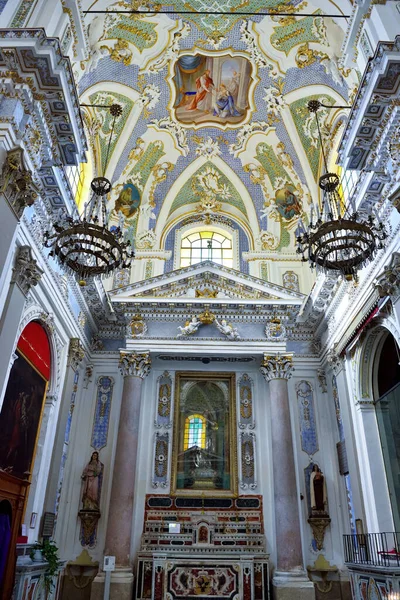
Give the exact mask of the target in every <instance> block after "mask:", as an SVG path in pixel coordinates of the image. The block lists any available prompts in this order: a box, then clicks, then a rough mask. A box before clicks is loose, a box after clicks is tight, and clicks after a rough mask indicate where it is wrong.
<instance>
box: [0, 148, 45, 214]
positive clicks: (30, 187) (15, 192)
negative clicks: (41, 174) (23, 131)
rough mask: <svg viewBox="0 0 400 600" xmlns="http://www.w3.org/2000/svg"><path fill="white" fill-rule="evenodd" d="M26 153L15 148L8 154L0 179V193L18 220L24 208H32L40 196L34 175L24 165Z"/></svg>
mask: <svg viewBox="0 0 400 600" xmlns="http://www.w3.org/2000/svg"><path fill="white" fill-rule="evenodd" d="M23 156H24V151H23V150H22V148H14V150H10V151H9V152H8V153H7V157H6V160H5V162H4V166H3V170H2V173H1V177H0V192H1V193H2V194H4V196H5V198H6V200H7V202H8V203H9V205H10V206H11V208H12V209H13V211H14V212H15V214H16V216H17V218H18V219H20V218H21V217H22V213H23V212H24V208H25V207H26V206H32V204H33V203H34V201H35V200H36V198H37V197H38V195H39V188H38V187H37V185H36V184H35V183H34V181H33V179H32V173H31V171H29V169H27V168H26V167H25V165H24V160H23Z"/></svg>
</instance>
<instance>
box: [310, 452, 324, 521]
mask: <svg viewBox="0 0 400 600" xmlns="http://www.w3.org/2000/svg"><path fill="white" fill-rule="evenodd" d="M310 498H311V513H312V515H313V516H314V515H316V516H317V515H323V514H324V515H327V514H328V511H327V508H328V500H327V495H326V483H325V477H324V475H323V473H322V471H321V469H320V468H319V466H318V465H317V464H314V466H313V470H312V472H311V475H310Z"/></svg>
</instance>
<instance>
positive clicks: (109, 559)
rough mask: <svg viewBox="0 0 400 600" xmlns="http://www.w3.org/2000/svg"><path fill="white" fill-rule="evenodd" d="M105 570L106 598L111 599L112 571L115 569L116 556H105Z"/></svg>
mask: <svg viewBox="0 0 400 600" xmlns="http://www.w3.org/2000/svg"><path fill="white" fill-rule="evenodd" d="M103 571H105V572H106V578H105V581H104V600H109V599H110V583H111V571H115V556H105V557H104V562H103Z"/></svg>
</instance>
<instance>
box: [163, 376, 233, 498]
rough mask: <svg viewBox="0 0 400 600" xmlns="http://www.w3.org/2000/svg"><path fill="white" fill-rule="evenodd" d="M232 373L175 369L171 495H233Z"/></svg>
mask: <svg viewBox="0 0 400 600" xmlns="http://www.w3.org/2000/svg"><path fill="white" fill-rule="evenodd" d="M234 393H235V375H234V374H232V373H228V374H225V373H224V374H220V373H216V374H213V373H197V372H191V373H187V372H186V373H183V372H182V373H177V382H176V390H175V423H174V425H175V427H174V441H173V460H172V493H175V494H179V495H181V494H186V495H192V496H196V495H198V494H201V495H203V494H205V495H212V496H215V495H225V496H231V495H234V494H236V493H237V454H236V415H235V399H234Z"/></svg>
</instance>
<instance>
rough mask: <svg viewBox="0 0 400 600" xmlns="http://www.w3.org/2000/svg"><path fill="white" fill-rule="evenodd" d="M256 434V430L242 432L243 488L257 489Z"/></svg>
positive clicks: (241, 485)
mask: <svg viewBox="0 0 400 600" xmlns="http://www.w3.org/2000/svg"><path fill="white" fill-rule="evenodd" d="M255 443H256V434H255V433H254V431H241V432H240V454H241V475H242V477H241V481H240V488H241V489H242V490H247V489H250V490H255V489H256V488H257V480H256V449H255Z"/></svg>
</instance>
